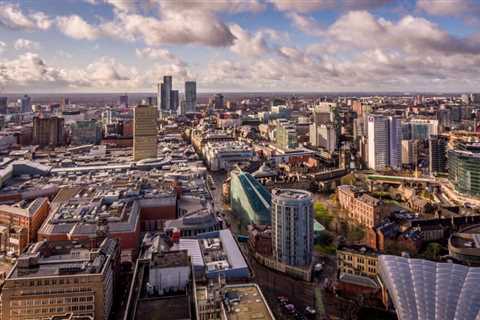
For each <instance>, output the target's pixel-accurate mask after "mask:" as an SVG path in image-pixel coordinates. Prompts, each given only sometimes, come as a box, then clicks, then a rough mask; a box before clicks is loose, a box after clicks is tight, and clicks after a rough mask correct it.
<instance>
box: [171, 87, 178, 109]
mask: <svg viewBox="0 0 480 320" xmlns="http://www.w3.org/2000/svg"><path fill="white" fill-rule="evenodd" d="M179 106H180V98H179V95H178V90H171V91H170V112H171V113H177V112H178V107H179Z"/></svg>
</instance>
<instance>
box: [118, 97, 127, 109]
mask: <svg viewBox="0 0 480 320" xmlns="http://www.w3.org/2000/svg"><path fill="white" fill-rule="evenodd" d="M119 105H120V106H121V107H128V95H126V94H124V95H121V96H120V98H119Z"/></svg>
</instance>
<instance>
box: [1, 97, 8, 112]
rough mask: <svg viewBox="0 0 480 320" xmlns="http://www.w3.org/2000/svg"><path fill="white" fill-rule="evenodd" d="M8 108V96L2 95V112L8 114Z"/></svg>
mask: <svg viewBox="0 0 480 320" xmlns="http://www.w3.org/2000/svg"><path fill="white" fill-rule="evenodd" d="M7 109H8V98H7V97H0V114H6V113H7Z"/></svg>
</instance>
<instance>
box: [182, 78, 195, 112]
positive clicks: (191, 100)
mask: <svg viewBox="0 0 480 320" xmlns="http://www.w3.org/2000/svg"><path fill="white" fill-rule="evenodd" d="M196 107H197V83H196V82H195V81H186V82H185V112H186V113H191V112H195V110H196Z"/></svg>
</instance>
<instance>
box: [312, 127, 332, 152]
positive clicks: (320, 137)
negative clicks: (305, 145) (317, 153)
mask: <svg viewBox="0 0 480 320" xmlns="http://www.w3.org/2000/svg"><path fill="white" fill-rule="evenodd" d="M310 144H311V145H312V146H314V147H322V148H325V149H327V150H328V152H333V151H335V149H336V147H337V135H336V132H335V128H334V127H333V126H332V125H331V124H316V123H312V124H311V125H310Z"/></svg>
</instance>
